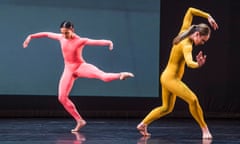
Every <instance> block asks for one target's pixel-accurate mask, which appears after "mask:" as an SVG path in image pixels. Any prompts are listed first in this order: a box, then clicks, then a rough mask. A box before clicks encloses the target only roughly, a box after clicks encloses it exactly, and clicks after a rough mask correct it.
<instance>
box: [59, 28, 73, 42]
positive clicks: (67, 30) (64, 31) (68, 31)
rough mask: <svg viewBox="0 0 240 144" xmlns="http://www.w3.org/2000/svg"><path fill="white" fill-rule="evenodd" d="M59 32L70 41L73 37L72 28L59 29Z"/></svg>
mask: <svg viewBox="0 0 240 144" xmlns="http://www.w3.org/2000/svg"><path fill="white" fill-rule="evenodd" d="M60 31H61V33H62V35H63V36H64V37H65V38H66V39H70V38H72V36H73V29H72V28H61V29H60Z"/></svg>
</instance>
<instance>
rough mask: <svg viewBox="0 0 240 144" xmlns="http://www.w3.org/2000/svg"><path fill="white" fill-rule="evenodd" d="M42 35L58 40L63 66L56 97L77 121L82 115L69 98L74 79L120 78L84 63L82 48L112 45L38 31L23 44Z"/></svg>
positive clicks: (103, 41) (109, 42)
mask: <svg viewBox="0 0 240 144" xmlns="http://www.w3.org/2000/svg"><path fill="white" fill-rule="evenodd" d="M43 37H48V38H51V39H55V40H58V41H59V42H60V44H61V49H62V54H63V58H64V64H65V66H64V71H63V74H62V76H61V79H60V82H59V88H58V99H59V101H60V102H61V103H62V105H63V106H64V108H65V109H66V110H67V111H68V113H70V114H71V116H73V117H74V119H75V120H76V121H79V120H81V119H82V117H81V115H80V114H79V113H78V111H77V109H76V107H75V105H74V104H73V102H72V101H71V100H70V99H69V93H70V91H71V89H72V87H73V84H74V81H75V80H76V79H77V78H78V77H84V78H95V79H100V80H102V81H104V82H109V81H112V80H117V79H119V78H120V73H105V72H104V71H102V70H100V69H98V68H97V67H96V66H94V65H92V64H89V63H86V62H85V60H84V59H83V57H82V50H83V48H84V46H85V45H92V46H93V45H95V46H110V45H112V42H111V41H109V40H93V39H88V38H81V37H79V36H78V35H76V34H75V33H74V34H73V37H72V38H71V39H66V38H65V37H64V36H63V35H62V34H58V33H52V32H40V33H35V34H31V35H29V39H27V40H26V42H25V44H26V45H28V43H29V42H30V40H31V39H32V38H43Z"/></svg>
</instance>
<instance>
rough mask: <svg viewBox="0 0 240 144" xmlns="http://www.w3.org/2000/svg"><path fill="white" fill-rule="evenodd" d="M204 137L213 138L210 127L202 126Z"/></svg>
mask: <svg viewBox="0 0 240 144" xmlns="http://www.w3.org/2000/svg"><path fill="white" fill-rule="evenodd" d="M202 138H203V139H212V135H211V133H210V131H209V130H208V128H202Z"/></svg>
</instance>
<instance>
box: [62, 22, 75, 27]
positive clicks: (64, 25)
mask: <svg viewBox="0 0 240 144" xmlns="http://www.w3.org/2000/svg"><path fill="white" fill-rule="evenodd" d="M60 28H74V26H73V23H72V22H70V21H66V20H65V21H63V22H62V23H61V24H60Z"/></svg>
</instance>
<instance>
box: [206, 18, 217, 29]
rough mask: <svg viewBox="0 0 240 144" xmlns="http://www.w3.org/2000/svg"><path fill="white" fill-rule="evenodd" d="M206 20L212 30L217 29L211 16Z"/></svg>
mask: <svg viewBox="0 0 240 144" xmlns="http://www.w3.org/2000/svg"><path fill="white" fill-rule="evenodd" d="M208 22H209V24H210V25H211V27H212V28H213V29H214V30H217V29H218V24H217V23H216V21H215V20H214V19H213V18H212V17H211V16H209V17H208Z"/></svg>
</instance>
